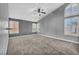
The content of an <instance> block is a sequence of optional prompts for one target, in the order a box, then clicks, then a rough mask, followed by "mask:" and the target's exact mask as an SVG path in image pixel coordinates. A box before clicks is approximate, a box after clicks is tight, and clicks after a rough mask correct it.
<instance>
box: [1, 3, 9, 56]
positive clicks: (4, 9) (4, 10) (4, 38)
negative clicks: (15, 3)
mask: <svg viewBox="0 0 79 59" xmlns="http://www.w3.org/2000/svg"><path fill="white" fill-rule="evenodd" d="M5 28H8V4H7V3H0V54H1V55H4V54H6V52H7V46H8V39H9V38H8V30H6V29H5Z"/></svg>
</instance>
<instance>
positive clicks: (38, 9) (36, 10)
mask: <svg viewBox="0 0 79 59" xmlns="http://www.w3.org/2000/svg"><path fill="white" fill-rule="evenodd" d="M33 12H34V14H38V15H39V16H42V14H46V12H45V11H44V9H42V8H37V9H35V10H33Z"/></svg>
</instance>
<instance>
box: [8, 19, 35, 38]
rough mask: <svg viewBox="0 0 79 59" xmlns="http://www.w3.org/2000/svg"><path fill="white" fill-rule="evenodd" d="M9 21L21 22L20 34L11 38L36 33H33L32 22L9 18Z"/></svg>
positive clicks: (12, 35)
mask: <svg viewBox="0 0 79 59" xmlns="http://www.w3.org/2000/svg"><path fill="white" fill-rule="evenodd" d="M9 20H10V21H18V22H19V33H18V34H10V35H9V36H10V37H14V36H20V35H28V34H34V33H32V22H31V21H25V20H19V19H13V18H9Z"/></svg>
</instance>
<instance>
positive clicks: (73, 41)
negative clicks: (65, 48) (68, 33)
mask: <svg viewBox="0 0 79 59" xmlns="http://www.w3.org/2000/svg"><path fill="white" fill-rule="evenodd" d="M38 35H42V36H45V37H49V38H54V39H58V40H63V41H67V42H71V43H76V44H79V42H75V41H72V40H67V39H63V38H59V37H54V36H48V35H44V34H38Z"/></svg>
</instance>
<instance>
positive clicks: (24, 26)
mask: <svg viewBox="0 0 79 59" xmlns="http://www.w3.org/2000/svg"><path fill="white" fill-rule="evenodd" d="M19 26H20V27H19V30H20V34H29V33H32V22H27V21H20V23H19Z"/></svg>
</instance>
